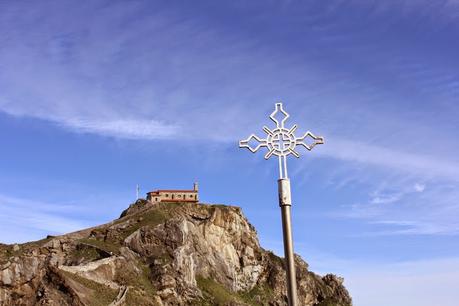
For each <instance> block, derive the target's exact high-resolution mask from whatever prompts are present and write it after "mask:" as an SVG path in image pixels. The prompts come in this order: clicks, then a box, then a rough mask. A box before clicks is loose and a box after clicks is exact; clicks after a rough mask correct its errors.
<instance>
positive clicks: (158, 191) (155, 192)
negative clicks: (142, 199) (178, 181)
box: [147, 189, 197, 194]
mask: <svg viewBox="0 0 459 306" xmlns="http://www.w3.org/2000/svg"><path fill="white" fill-rule="evenodd" d="M160 192H189V193H197V191H196V190H165V189H162V190H155V191H150V192H147V194H150V193H154V194H159V193H160Z"/></svg>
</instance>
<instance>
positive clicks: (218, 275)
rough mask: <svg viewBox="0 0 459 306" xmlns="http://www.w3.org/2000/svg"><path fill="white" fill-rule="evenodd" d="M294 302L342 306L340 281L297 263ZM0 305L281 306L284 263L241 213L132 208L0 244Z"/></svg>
mask: <svg viewBox="0 0 459 306" xmlns="http://www.w3.org/2000/svg"><path fill="white" fill-rule="evenodd" d="M296 269H297V281H298V294H299V300H300V305H305V306H306V305H307V306H309V305H322V306H325V305H327V306H332V305H335V306H347V305H351V298H350V296H349V294H348V292H347V290H346V289H345V287H344V286H343V279H342V278H339V277H336V276H334V275H331V274H329V275H326V276H324V277H320V276H318V275H316V274H314V273H312V272H310V271H308V266H307V264H306V263H305V262H304V261H303V260H302V259H301V258H300V257H298V256H297V257H296ZM0 305H136V306H137V305H272V306H280V305H287V300H286V284H285V270H284V268H283V262H282V260H281V258H279V257H277V256H276V255H274V254H273V253H271V252H269V251H266V250H264V249H263V248H261V247H260V244H259V241H258V238H257V235H256V231H255V229H254V228H253V226H252V225H251V224H250V223H249V222H248V221H247V220H246V218H245V217H244V216H243V214H242V212H241V210H240V208H238V207H231V206H223V205H204V204H190V203H183V204H182V203H159V204H154V205H152V204H151V203H148V202H145V201H138V202H137V203H136V204H134V205H131V206H130V207H129V208H128V209H127V210H125V211H124V212H123V213H122V216H121V217H120V219H118V220H115V221H113V222H111V223H109V224H105V225H102V226H99V227H95V228H91V229H88V230H83V231H80V232H77V233H72V234H68V235H63V236H58V237H49V238H48V239H45V240H43V241H37V242H33V243H28V244H23V245H16V246H11V245H0Z"/></svg>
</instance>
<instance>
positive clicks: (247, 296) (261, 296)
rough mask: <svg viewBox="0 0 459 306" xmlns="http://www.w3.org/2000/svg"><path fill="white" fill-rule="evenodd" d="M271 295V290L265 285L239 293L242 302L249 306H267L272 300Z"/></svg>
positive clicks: (272, 293)
mask: <svg viewBox="0 0 459 306" xmlns="http://www.w3.org/2000/svg"><path fill="white" fill-rule="evenodd" d="M273 295H274V292H273V289H272V288H270V287H269V286H267V285H258V286H255V287H254V288H253V289H252V290H250V291H246V292H242V293H240V296H241V298H242V300H243V301H244V302H246V303H247V304H249V305H267V304H268V303H269V302H271V301H272V300H273Z"/></svg>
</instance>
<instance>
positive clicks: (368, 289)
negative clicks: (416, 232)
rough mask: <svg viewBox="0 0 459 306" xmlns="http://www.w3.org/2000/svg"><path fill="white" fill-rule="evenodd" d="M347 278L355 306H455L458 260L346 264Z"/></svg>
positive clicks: (442, 259)
mask: <svg viewBox="0 0 459 306" xmlns="http://www.w3.org/2000/svg"><path fill="white" fill-rule="evenodd" d="M336 268H337V269H339V270H341V271H342V273H343V274H344V275H345V285H346V286H347V288H348V289H349V291H350V293H351V295H352V297H353V302H354V305H355V306H366V305H372V306H387V305H404V306H432V305H445V306H455V305H456V301H457V300H458V299H459V292H458V291H457V290H456V281H455V280H456V279H457V278H458V277H459V258H440V259H431V260H419V261H407V262H400V263H393V264H388V263H367V264H366V263H362V262H353V263H352V262H347V263H346V264H345V265H343V266H342V267H336Z"/></svg>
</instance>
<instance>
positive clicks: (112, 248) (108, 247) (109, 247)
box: [78, 238, 121, 254]
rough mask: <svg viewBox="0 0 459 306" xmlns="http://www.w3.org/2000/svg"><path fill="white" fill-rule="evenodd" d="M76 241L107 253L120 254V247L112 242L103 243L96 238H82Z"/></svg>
mask: <svg viewBox="0 0 459 306" xmlns="http://www.w3.org/2000/svg"><path fill="white" fill-rule="evenodd" d="M78 241H79V242H81V243H85V244H88V245H91V246H94V247H95V248H99V249H101V250H103V251H105V252H107V253H113V254H119V252H120V247H121V245H120V244H116V243H113V242H112V241H103V240H100V239H96V238H83V239H79V240H78Z"/></svg>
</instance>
